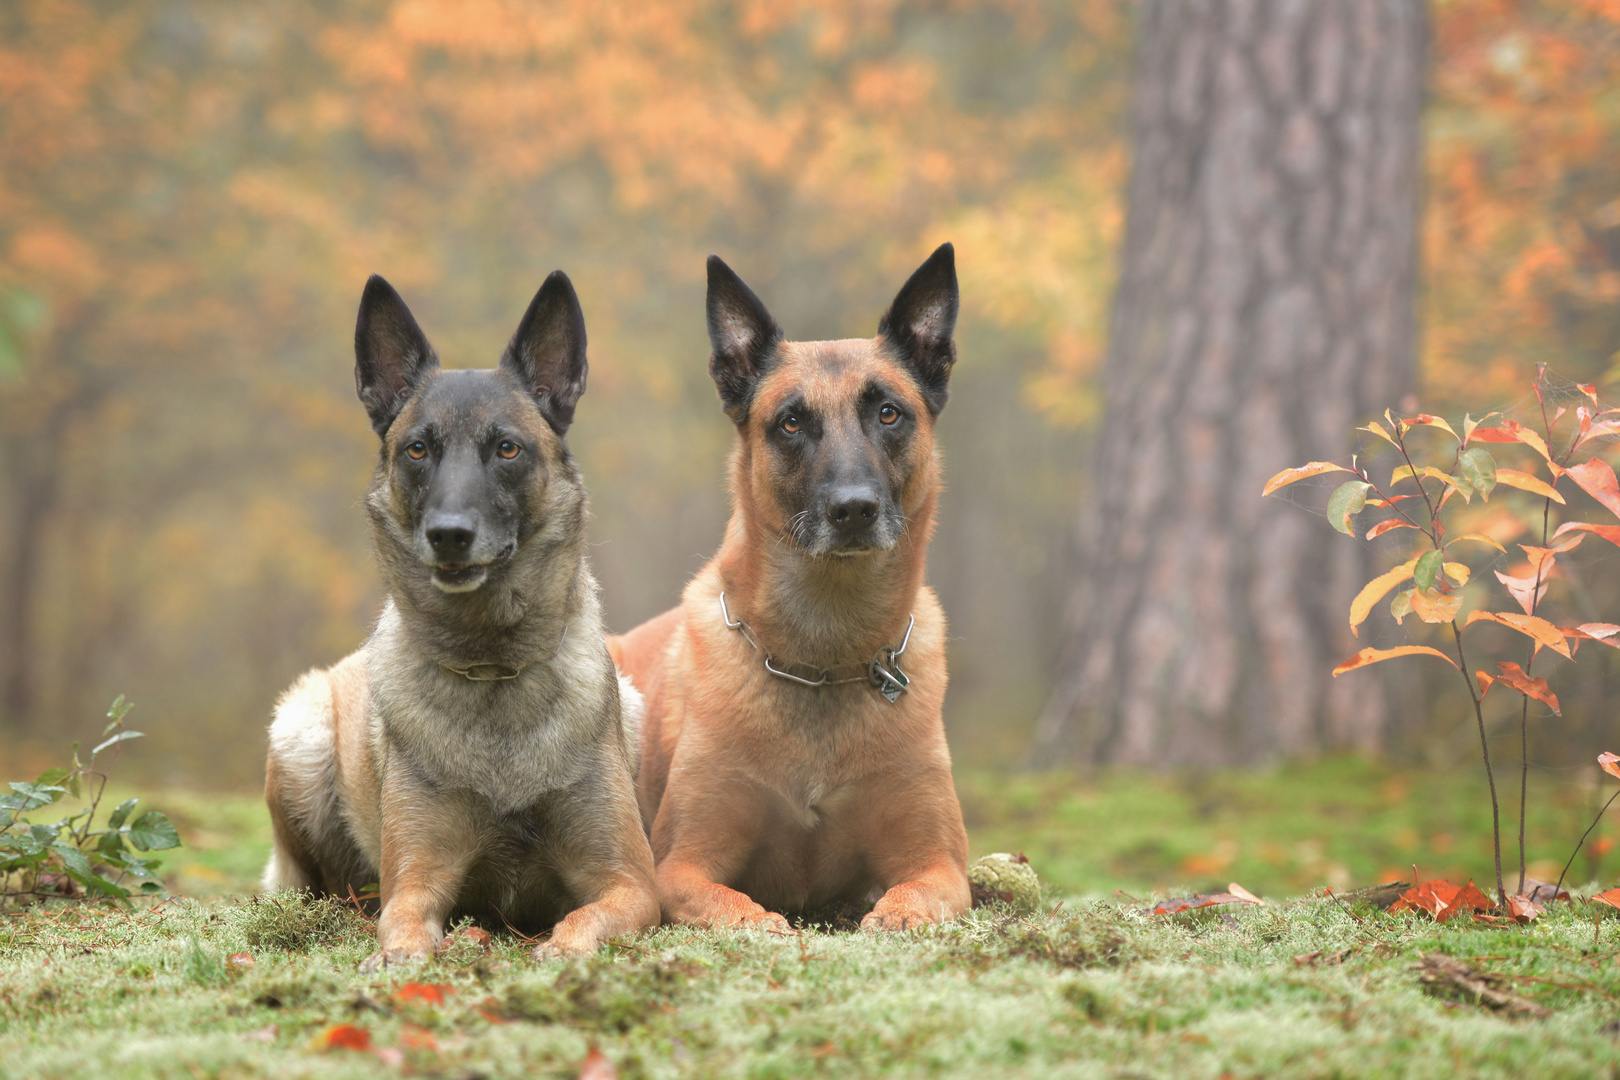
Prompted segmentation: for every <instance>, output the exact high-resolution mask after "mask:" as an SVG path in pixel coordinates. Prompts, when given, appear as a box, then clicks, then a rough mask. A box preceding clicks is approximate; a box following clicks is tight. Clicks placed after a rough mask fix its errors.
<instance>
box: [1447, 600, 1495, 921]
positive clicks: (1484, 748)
mask: <svg viewBox="0 0 1620 1080" xmlns="http://www.w3.org/2000/svg"><path fill="white" fill-rule="evenodd" d="M1451 634H1452V636H1453V637H1454V638H1456V639H1457V663H1458V664H1459V665H1460V667H1461V668H1462V677H1463V682H1464V683H1466V684H1467V685H1468V696H1469V697H1470V698H1472V699H1473V701H1474V720H1475V722H1477V723H1478V724H1479V750H1480V753H1481V754H1482V755H1484V758H1485V781H1486V783H1488V784H1489V785H1490V788H1491V843H1492V847H1493V850H1494V853H1495V855H1496V897H1497V900H1498V901H1499V902H1500V903H1501V904H1502V906H1503V907H1506V906H1507V890H1506V889H1504V888H1503V887H1502V815H1501V811H1500V810H1499V809H1498V807H1497V804H1496V773H1495V772H1493V771H1492V769H1491V745H1490V743H1489V742H1488V741H1487V740H1486V738H1485V713H1484V711H1483V710H1482V709H1481V708H1480V705H1479V691H1478V690H1476V689H1475V688H1474V678H1473V676H1471V675H1469V674H1468V657H1467V656H1466V655H1465V654H1464V653H1463V643H1462V631H1461V630H1459V629H1457V620H1455V619H1453V620H1451Z"/></svg>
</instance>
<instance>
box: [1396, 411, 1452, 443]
mask: <svg viewBox="0 0 1620 1080" xmlns="http://www.w3.org/2000/svg"><path fill="white" fill-rule="evenodd" d="M1401 423H1403V424H1427V425H1428V426H1429V427H1437V428H1440V429H1441V430H1443V431H1444V432H1445V433H1446V434H1447V435H1450V436H1451V437H1452V438H1453V439H1456V438H1457V433H1456V432H1455V431H1452V430H1451V425H1450V424H1448V423H1446V422H1445V421H1444V420H1442V419H1441V418H1440V417H1438V416H1432V415H1430V414H1429V413H1418V414H1417V415H1416V416H1408V417H1407V418H1406V419H1404V420H1402V421H1401ZM1457 441H1458V442H1461V441H1462V440H1461V439H1457Z"/></svg>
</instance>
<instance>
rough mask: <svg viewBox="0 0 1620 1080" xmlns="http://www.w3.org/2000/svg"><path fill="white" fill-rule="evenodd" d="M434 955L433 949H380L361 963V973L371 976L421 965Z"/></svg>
mask: <svg viewBox="0 0 1620 1080" xmlns="http://www.w3.org/2000/svg"><path fill="white" fill-rule="evenodd" d="M432 954H433V950H431V949H428V950H422V949H378V950H377V951H376V952H374V953H372V954H371V955H370V956H368V957H366V958H365V959H364V960H362V961H360V971H361V973H362V974H365V975H371V974H374V973H376V972H378V971H381V970H382V969H383V968H390V967H400V966H401V965H404V964H417V963H420V962H422V961H423V960H426V959H427V958H428V957H429V956H431V955H432Z"/></svg>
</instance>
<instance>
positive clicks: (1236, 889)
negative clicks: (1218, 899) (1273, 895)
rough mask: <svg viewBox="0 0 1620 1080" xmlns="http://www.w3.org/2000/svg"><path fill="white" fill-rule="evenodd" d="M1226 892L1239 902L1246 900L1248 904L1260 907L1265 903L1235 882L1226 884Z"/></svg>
mask: <svg viewBox="0 0 1620 1080" xmlns="http://www.w3.org/2000/svg"><path fill="white" fill-rule="evenodd" d="M1226 891H1227V892H1229V893H1231V894H1232V895H1233V896H1235V897H1237V898H1238V899H1239V900H1247V901H1248V902H1249V903H1251V904H1259V905H1260V906H1261V907H1264V906H1265V903H1266V902H1265V901H1264V900H1262V899H1260V898H1259V897H1258V896H1256V895H1254V893H1252V892H1250V891H1249V890H1248V889H1245V888H1244V887H1243V886H1241V885H1239V884H1238V883H1237V882H1235V881H1233V882H1229V883H1228V884H1227V886H1226Z"/></svg>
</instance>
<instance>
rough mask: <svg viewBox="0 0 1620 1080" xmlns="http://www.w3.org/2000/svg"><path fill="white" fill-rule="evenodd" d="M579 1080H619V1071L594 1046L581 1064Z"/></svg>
mask: <svg viewBox="0 0 1620 1080" xmlns="http://www.w3.org/2000/svg"><path fill="white" fill-rule="evenodd" d="M579 1080H619V1070H618V1069H615V1068H614V1067H613V1062H611V1061H609V1060H608V1059H607V1055H606V1054H604V1053H602V1051H600V1050H598V1049H597V1048H596V1047H595V1046H594V1045H593V1046H592V1047H591V1049H590V1051H589V1052H588V1053H587V1054H586V1055H585V1060H584V1061H583V1062H581V1063H580V1066H579Z"/></svg>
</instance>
